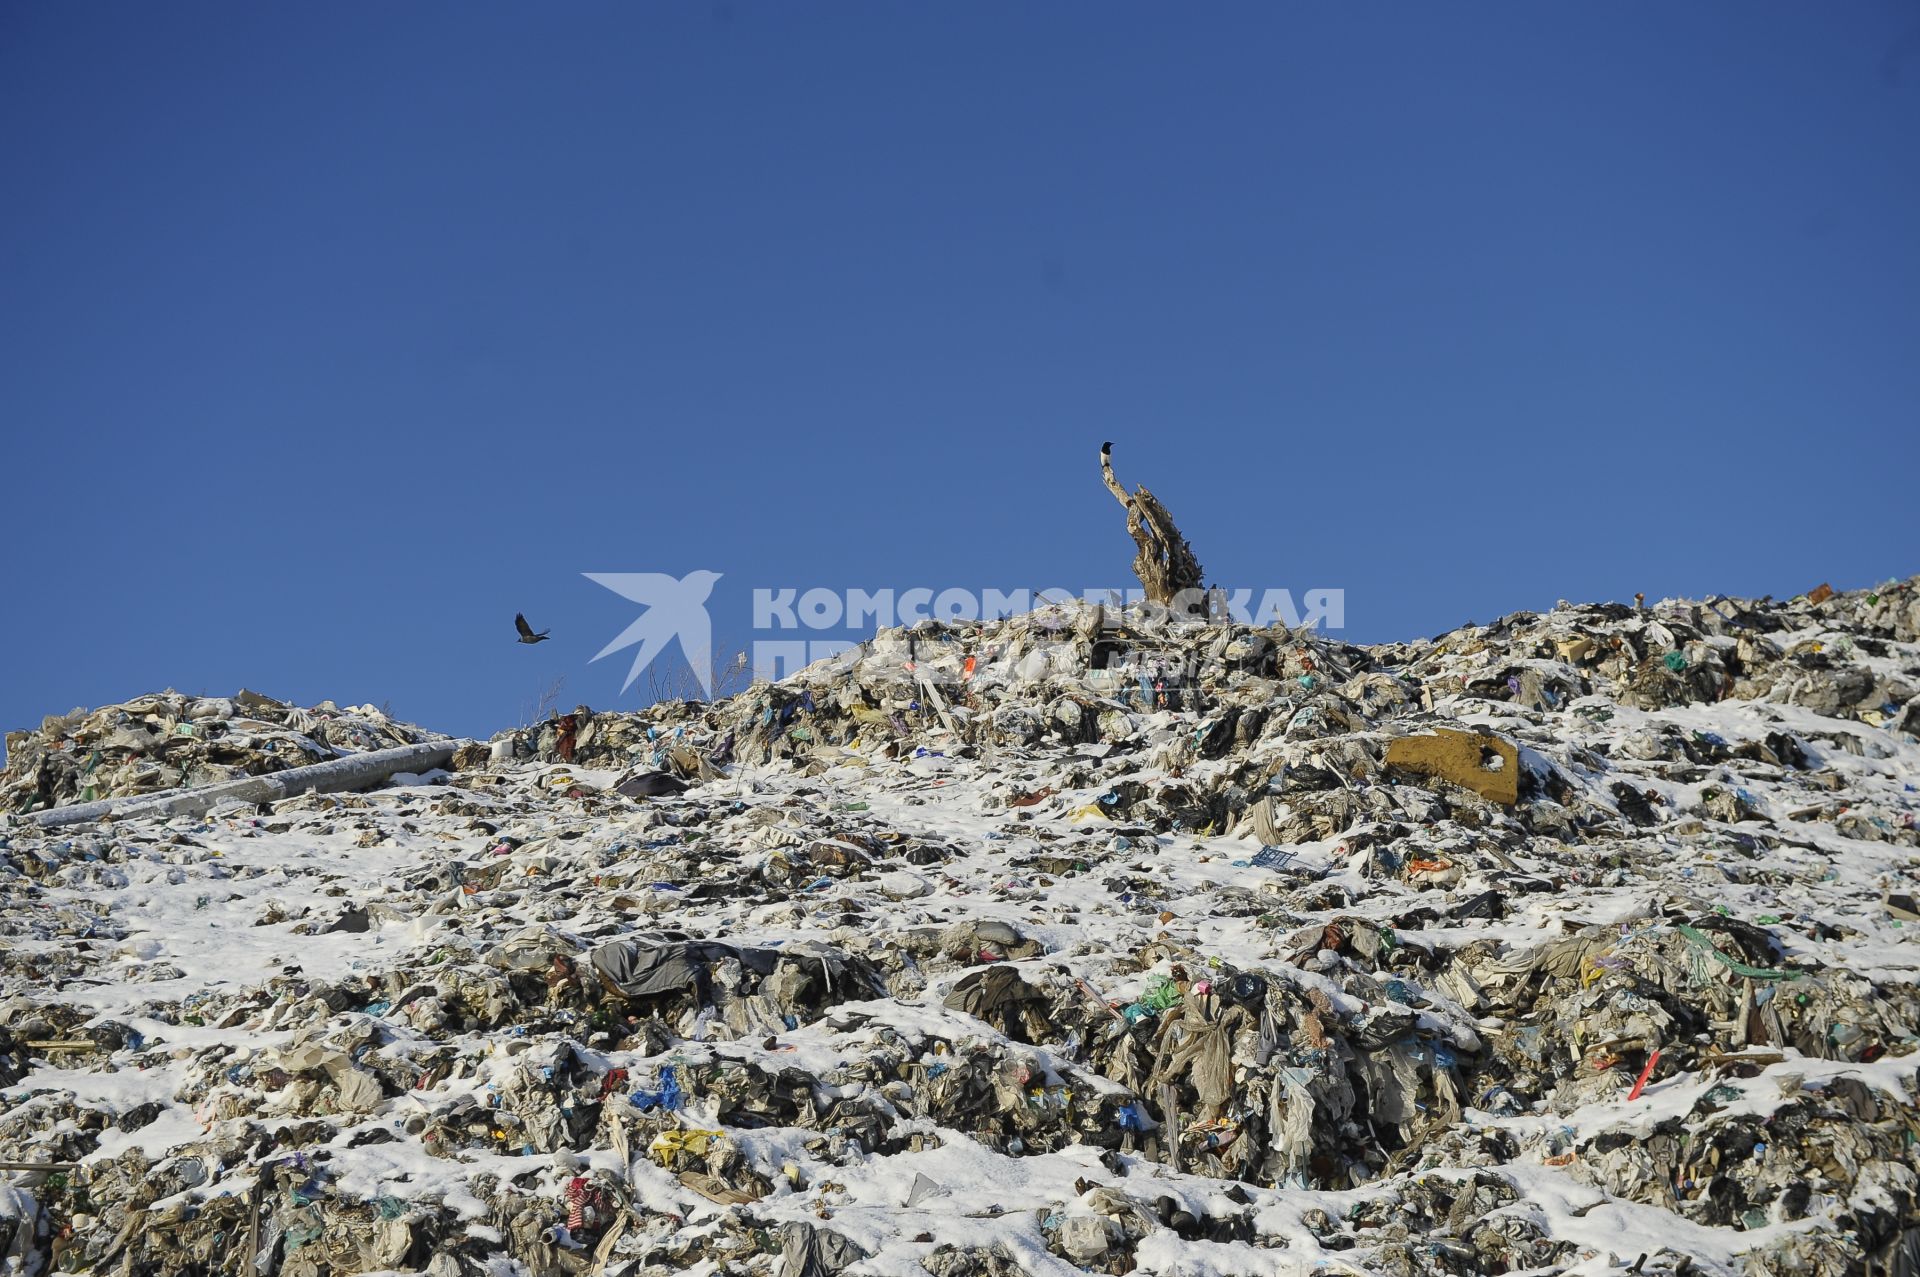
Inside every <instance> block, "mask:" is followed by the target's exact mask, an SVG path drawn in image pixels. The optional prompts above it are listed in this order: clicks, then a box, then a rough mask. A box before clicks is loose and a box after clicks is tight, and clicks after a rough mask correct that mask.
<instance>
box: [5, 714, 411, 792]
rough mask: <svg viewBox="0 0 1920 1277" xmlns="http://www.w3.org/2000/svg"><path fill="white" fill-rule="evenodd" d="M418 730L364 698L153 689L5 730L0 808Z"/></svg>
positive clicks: (267, 767) (394, 742)
mask: <svg viewBox="0 0 1920 1277" xmlns="http://www.w3.org/2000/svg"><path fill="white" fill-rule="evenodd" d="M427 736H428V733H426V732H424V731H422V730H421V729H420V728H418V727H415V726H413V725H412V724H411V723H401V722H396V721H395V720H394V719H392V718H390V717H388V716H387V714H386V713H385V712H384V711H382V710H379V709H376V708H375V707H373V706H371V705H356V706H354V707H352V708H350V709H345V710H343V709H341V708H340V707H339V706H338V705H335V704H334V703H333V702H332V701H323V702H321V703H320V704H319V705H316V706H314V707H313V708H312V709H301V708H300V707H299V706H297V705H289V704H287V703H285V702H283V701H276V700H274V699H273V698H272V697H269V696H262V695H260V694H259V693H258V692H249V691H244V690H243V691H241V692H239V693H237V694H236V695H233V696H182V695H181V694H180V693H178V692H171V691H169V692H161V693H158V694H157V695H153V696H141V697H137V698H135V699H134V700H131V701H128V702H127V703H126V704H124V705H108V706H106V707H105V708H102V709H97V710H93V711H92V712H89V711H87V710H85V709H75V710H71V711H69V712H68V713H65V714H58V715H53V716H50V717H48V718H47V719H46V720H44V721H43V722H42V723H41V724H40V730H39V731H37V732H9V733H7V760H6V761H7V765H6V768H5V770H0V812H21V813H25V812H33V811H45V810H48V809H49V808H53V807H63V806H66V805H68V804H70V803H83V802H93V801H95V800H98V799H104V798H126V797H132V796H135V795H152V794H160V793H167V792H171V791H173V790H176V789H190V788H198V787H200V786H203V785H212V784H217V783H219V782H220V781H224V780H237V779H239V778H241V777H243V776H263V775H266V774H268V773H270V772H278V771H285V770H287V769H289V768H293V767H304V766H307V765H308V764H311V763H321V762H325V761H327V760H328V759H331V758H336V757H338V756H340V755H341V754H344V753H350V752H364V751H369V750H377V749H392V748H394V747H396V746H400V745H414V744H418V743H420V742H421V741H423V740H425V739H427Z"/></svg>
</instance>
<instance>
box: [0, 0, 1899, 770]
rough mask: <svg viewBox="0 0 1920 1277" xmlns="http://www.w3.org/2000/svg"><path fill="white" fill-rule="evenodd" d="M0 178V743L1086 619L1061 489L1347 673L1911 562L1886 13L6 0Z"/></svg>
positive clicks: (468, 716) (509, 700)
mask: <svg viewBox="0 0 1920 1277" xmlns="http://www.w3.org/2000/svg"><path fill="white" fill-rule="evenodd" d="M0 166H3V167H0V172H4V174H5V197H4V198H3V199H0V423H4V441H5V449H6V464H5V466H4V470H3V476H4V477H0V499H4V502H5V515H6V528H7V544H8V547H9V549H8V553H7V556H6V557H7V561H8V571H7V574H6V575H7V586H6V590H5V596H4V597H5V599H6V605H5V612H4V623H3V624H0V665H3V666H4V669H5V671H6V674H5V677H4V679H0V723H4V725H5V726H7V727H21V726H27V725H30V724H33V723H37V721H38V719H39V717H40V716H41V715H42V714H45V713H48V712H53V711H59V710H64V709H66V708H68V707H70V706H72V705H76V704H87V705H95V704H101V703H105V702H108V701H112V700H118V699H122V698H125V697H127V696H129V695H132V694H135V693H138V692H141V691H146V690H152V689H157V688H160V687H163V686H166V685H169V684H171V685H174V686H177V687H179V688H180V689H182V690H185V691H195V692H197V691H205V692H211V693H220V692H230V691H232V690H234V689H235V688H237V687H239V686H243V685H244V686H249V687H253V688H255V689H257V690H260V691H264V692H268V693H272V694H276V695H280V696H286V697H292V698H295V699H298V700H301V701H303V702H311V701H314V700H317V699H319V698H322V697H327V696H331V697H335V698H338V699H340V700H342V701H343V702H345V701H363V700H372V701H374V702H376V703H377V702H380V701H391V703H392V705H393V708H394V710H395V712H396V713H398V714H401V715H402V716H405V717H408V718H412V719H415V720H417V721H420V722H423V723H426V724H429V725H432V726H436V727H440V728H443V729H446V730H452V731H460V732H468V733H484V732H490V731H492V730H495V729H497V728H499V727H502V726H507V725H511V723H513V722H514V721H516V720H517V718H518V716H519V715H520V713H521V712H522V710H523V708H524V707H525V705H526V704H527V702H528V701H530V700H531V699H533V697H534V695H535V694H536V692H537V690H538V689H539V688H540V687H541V686H542V685H544V684H546V683H548V682H551V681H552V680H553V679H555V678H559V677H564V678H565V680H566V685H565V689H564V694H563V700H564V703H565V704H566V705H572V704H573V703H575V702H578V701H584V702H586V703H589V704H592V705H594V706H595V707H596V708H606V707H609V706H613V705H615V704H617V703H619V702H620V698H619V697H618V695H617V693H618V688H619V685H620V682H621V680H622V678H623V677H624V676H625V670H626V664H627V662H626V660H625V659H624V658H621V657H614V658H609V659H608V660H605V661H602V662H600V663H598V664H589V663H588V658H589V657H591V656H592V655H593V654H594V653H595V652H596V651H598V650H599V648H600V646H601V645H602V644H604V643H605V642H606V641H607V640H608V639H609V638H611V637H612V636H613V635H614V634H615V633H617V632H618V631H619V630H620V629H621V628H622V627H623V626H624V625H625V624H626V623H627V621H628V620H630V619H631V617H632V616H633V614H634V612H635V610H636V609H634V607H633V606H632V605H631V604H629V603H627V602H625V601H623V600H621V599H619V598H617V597H615V596H614V595H612V594H610V593H607V592H606V591H604V590H602V589H600V588H599V587H598V586H596V585H594V584H593V583H591V582H588V581H586V580H584V579H583V578H582V577H581V575H580V574H581V573H582V572H587V571H599V572H639V571H666V572H672V573H675V574H680V573H685V572H688V571H691V570H693V569H696V568H709V569H713V570H716V571H721V572H723V573H725V574H726V575H725V577H724V579H723V580H722V581H721V583H720V584H719V586H718V587H717V588H716V591H715V594H714V600H715V604H716V628H717V630H718V631H719V632H720V633H721V634H723V635H725V634H728V633H736V634H737V633H738V632H740V630H742V629H743V628H744V627H745V626H746V624H747V621H748V616H747V600H748V590H749V589H750V587H752V586H754V585H787V584H793V585H802V586H804V585H824V586H829V587H834V588H843V587H849V586H857V587H863V588H877V587H881V586H889V585H891V586H898V587H905V586H909V585H929V586H935V587H940V586H947V585H959V586H1005V587H1017V586H1023V585H1028V586H1039V585H1048V584H1056V583H1057V584H1064V585H1069V586H1074V587H1076V588H1077V587H1079V586H1082V585H1092V584H1099V583H1102V582H1108V581H1112V582H1117V583H1125V582H1126V581H1127V579H1128V577H1127V563H1128V561H1129V560H1130V558H1131V553H1132V546H1131V544H1130V543H1129V542H1128V540H1127V539H1126V536H1125V532H1124V528H1123V526H1122V521H1121V517H1120V513H1119V511H1118V508H1117V507H1116V506H1115V505H1114V504H1113V502H1112V499H1111V498H1110V497H1109V496H1108V494H1107V493H1106V492H1105V491H1104V490H1103V489H1102V488H1101V486H1100V484H1099V482H1098V479H1097V476H1096V471H1095V465H1094V457H1095V451H1096V449H1097V447H1098V445H1099V443H1100V441H1101V440H1103V439H1112V440H1114V441H1115V444H1116V457H1117V459H1118V462H1119V469H1120V472H1121V476H1122V478H1124V479H1128V480H1130V481H1132V482H1142V481H1144V482H1147V483H1149V484H1150V485H1151V486H1152V487H1153V488H1154V490H1155V491H1156V492H1157V493H1158V494H1159V495H1160V497H1161V498H1162V499H1163V500H1164V501H1165V502H1166V503H1167V504H1168V506H1169V507H1170V508H1171V509H1172V510H1173V512H1174V514H1175V515H1176V517H1177V518H1178V519H1179V520H1180V522H1181V523H1182V525H1183V526H1184V527H1185V528H1186V530H1187V531H1188V533H1189V534H1190V536H1191V537H1192V540H1193V542H1194V545H1195V548H1196V549H1197V550H1198V552H1199V554H1200V557H1201V559H1202V561H1203V562H1204V563H1205V564H1206V566H1207V568H1208V571H1209V574H1210V576H1212V577H1214V578H1216V579H1218V580H1222V581H1226V582H1229V583H1232V584H1236V585H1253V586H1260V587H1266V586H1285V587H1288V588H1292V589H1296V590H1299V589H1305V588H1308V587H1313V586H1337V587H1340V588H1343V589H1345V590H1346V592H1347V600H1348V604H1347V621H1348V625H1347V629H1346V631H1345V636H1346V637H1348V638H1352V639H1357V640H1375V639H1390V638H1401V637H1409V636H1412V635H1415V634H1425V633H1433V632H1437V631H1439V630H1442V629H1446V628H1449V627H1451V626H1453V625H1455V624H1457V623H1459V622H1462V621H1465V620H1468V619H1480V620H1485V619H1488V618H1490V617H1492V616H1494V615H1496V614H1498V613H1501V612H1505V611H1511V610H1514V609H1518V608H1528V607H1534V608H1537V607H1546V606H1551V605H1552V603H1553V602H1554V600H1555V599H1556V598H1560V597H1567V598H1573V599H1607V598H1617V599H1624V598H1627V597H1629V596H1631V595H1632V594H1633V592H1634V591H1636V590H1644V591H1646V592H1647V593H1648V595H1649V596H1653V597H1658V596H1661V595H1665V594H1669V593H1690V594H1698V593H1703V592H1710V591H1726V592H1744V593H1751V594H1762V593H1773V594H1776V595H1788V594H1793V593H1796V592H1799V591H1801V590H1804V589H1807V588H1810V587H1811V586H1813V585H1814V584H1816V583H1818V582H1820V581H1823V580H1830V581H1831V582H1832V583H1833V584H1834V585H1835V586H1836V587H1841V588H1844V587H1851V586H1860V585H1865V584H1870V583H1874V582H1876V581H1879V580H1883V579H1885V578H1887V577H1889V576H1894V575H1906V574H1909V573H1912V572H1914V571H1916V570H1920V552H1917V551H1920V537H1916V535H1915V533H1916V530H1917V526H1920V514H1916V511H1917V510H1920V502H1917V501H1916V499H1915V486H1916V475H1917V474H1920V442H1917V441H1916V433H1917V427H1920V8H1916V6H1915V5H1914V4H1912V3H1905V2H1901V3H1894V2H1891V0H1881V2H1878V3H1867V2H1860V3H1854V2H1851V0H1841V2H1840V3H1834V4H1818V5H1816V4H1806V3H1798V2H1795V3H1758V2H1755V0H1737V2H1730V3H1707V2H1705V0H1689V2H1688V3H1684V4H1673V3H1606V4H1600V3H1586V4H1553V5H1542V4H1505V5H1493V4H1483V5H1431V4H1372V5H1358V6H1353V5H1330V4H1291V3H1265V2H1263V3H1259V4H1248V5H1236V4H1221V5H1208V6H1202V7H1200V8H1197V9H1196V8H1194V7H1190V6H1177V7H1176V6H1169V5H1144V4H1128V3H1119V4H1108V3H1102V4H1074V3H1065V4H1046V5H1025V4H1023V5H1013V4H974V3H968V4H902V3H884V4H850V3H835V4H831V5H828V4H811V3H804V4H803V3H779V4H766V3H751V2H747V0H731V2H730V3H724V4H719V5H710V4H658V5H654V4H616V5H592V4H569V5H565V6H557V7H556V6H536V5H527V4H497V3H482V4H459V5H435V4H405V5H373V4H328V5H244V4H219V5H212V4H192V3H182V4H165V5H154V4H115V3H97V4H25V3H16V4H9V5H6V6H4V7H0ZM516 609H525V610H526V612H527V613H528V614H529V615H530V616H531V617H532V618H533V619H534V621H535V622H536V624H538V625H541V626H551V627H552V628H553V631H554V635H555V639H554V641H553V642H550V643H546V644H542V645H540V646H538V647H531V648H529V647H521V646H519V645H517V644H515V643H514V642H513V641H512V633H511V618H512V616H513V613H514V611H515V610H516ZM635 699H637V696H636V695H635V694H630V695H629V696H628V697H627V698H626V700H627V701H628V702H632V701H634V700H635Z"/></svg>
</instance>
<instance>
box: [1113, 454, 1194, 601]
mask: <svg viewBox="0 0 1920 1277" xmlns="http://www.w3.org/2000/svg"><path fill="white" fill-rule="evenodd" d="M1100 477H1101V478H1102V479H1104V480H1105V481H1106V484H1107V491H1109V492H1111V493H1113V499H1114V500H1116V501H1118V502H1119V503H1120V504H1121V506H1122V507H1123V508H1124V509H1125V510H1126V512H1127V534H1128V535H1129V536H1131V537H1132V538H1133V543H1134V545H1135V546H1137V547H1138V550H1139V552H1138V553H1136V554H1135V555H1134V556H1133V574H1134V575H1135V576H1137V577H1139V578H1140V584H1141V586H1142V587H1143V588H1145V590H1146V592H1147V598H1148V600H1149V601H1151V602H1154V603H1158V604H1160V605H1161V606H1163V607H1169V608H1173V609H1175V610H1176V611H1179V612H1181V613H1183V614H1186V615H1196V614H1197V615H1201V616H1204V615H1205V614H1206V595H1205V593H1204V592H1203V591H1202V589H1201V582H1202V581H1203V579H1204V577H1205V573H1203V572H1202V571H1201V568H1200V561H1199V560H1198V559H1196V558H1194V557H1193V547H1192V546H1190V545H1188V544H1187V539H1186V537H1184V536H1182V535H1180V529H1179V528H1178V527H1176V526H1175V525H1174V522H1173V516H1172V515H1170V514H1168V513H1167V509H1166V507H1165V506H1163V505H1161V504H1160V502H1159V500H1158V499H1156V498H1155V497H1154V495H1153V493H1151V492H1149V491H1147V490H1146V488H1145V487H1139V488H1135V489H1134V490H1133V491H1132V492H1128V491H1127V490H1126V489H1125V488H1124V487H1122V486H1121V485H1120V481H1119V480H1118V479H1116V478H1114V477H1113V445H1112V444H1111V443H1103V444H1101V445H1100Z"/></svg>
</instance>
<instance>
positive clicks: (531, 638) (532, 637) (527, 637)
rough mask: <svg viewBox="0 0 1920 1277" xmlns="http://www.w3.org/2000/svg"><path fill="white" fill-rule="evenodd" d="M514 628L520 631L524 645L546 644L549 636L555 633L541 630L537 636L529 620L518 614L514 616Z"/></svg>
mask: <svg viewBox="0 0 1920 1277" xmlns="http://www.w3.org/2000/svg"><path fill="white" fill-rule="evenodd" d="M513 628H514V629H516V630H519V631H520V641H521V642H522V643H544V642H546V641H547V635H549V634H551V633H553V631H552V630H541V631H540V632H539V633H538V634H535V633H534V632H533V627H532V626H531V625H528V624H527V618H526V617H525V616H523V615H521V614H520V613H518V612H515V613H514V614H513Z"/></svg>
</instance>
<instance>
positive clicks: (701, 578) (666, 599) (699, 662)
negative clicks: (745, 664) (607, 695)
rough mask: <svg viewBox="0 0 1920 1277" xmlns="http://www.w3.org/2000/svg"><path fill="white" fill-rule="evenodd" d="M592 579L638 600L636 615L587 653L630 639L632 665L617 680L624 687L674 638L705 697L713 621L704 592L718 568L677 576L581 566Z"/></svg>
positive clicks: (608, 650)
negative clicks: (624, 677)
mask: <svg viewBox="0 0 1920 1277" xmlns="http://www.w3.org/2000/svg"><path fill="white" fill-rule="evenodd" d="M581 575H582V576H584V577H586V578H587V580H589V581H592V582H594V583H595V584H596V585H604V586H605V587H607V588H608V589H609V590H612V591H613V592H614V593H615V594H618V595H619V596H620V597H621V598H623V599H631V600H633V601H634V602H635V603H640V604H644V605H645V607H646V609H647V610H646V611H644V612H642V613H641V614H640V619H639V620H637V621H635V622H634V623H633V624H632V625H629V626H628V627H627V628H626V629H624V630H622V631H620V633H619V635H618V636H617V637H615V638H614V640H613V642H611V643H609V644H607V645H606V646H605V647H603V648H601V649H600V651H599V654H598V655H596V656H595V657H594V658H593V659H594V660H596V661H597V660H599V659H600V657H602V656H608V655H611V654H612V653H614V652H617V651H619V650H620V649H621V648H623V647H631V646H633V645H634V644H635V643H638V644H639V645H640V650H639V651H637V652H635V653H634V654H633V668H631V669H629V670H628V671H627V681H626V682H624V683H622V684H621V685H620V690H621V691H622V692H625V691H626V690H627V689H628V688H629V687H632V686H633V681H634V680H635V679H637V678H639V677H640V671H641V670H644V669H645V668H647V665H648V663H649V662H651V661H652V660H653V658H654V657H656V656H658V655H660V653H661V651H662V650H664V649H665V648H666V646H667V644H668V643H671V642H672V641H673V640H675V639H679V640H680V653H681V655H683V656H685V657H686V658H687V664H688V665H689V666H691V667H692V668H693V676H694V678H695V679H697V680H698V681H699V683H700V688H701V690H702V691H704V692H705V693H706V694H707V695H708V696H709V697H711V696H712V695H713V650H712V649H713V622H712V621H711V620H710V619H709V618H708V616H707V596H708V595H710V594H712V593H713V584H714V582H716V581H718V580H719V579H720V573H718V572H708V571H706V570H704V569H702V570H700V571H698V572H689V573H687V574H686V575H685V576H683V577H680V578H679V579H678V580H676V579H674V578H673V577H670V576H668V575H667V574H666V573H664V572H583V573H581Z"/></svg>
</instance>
